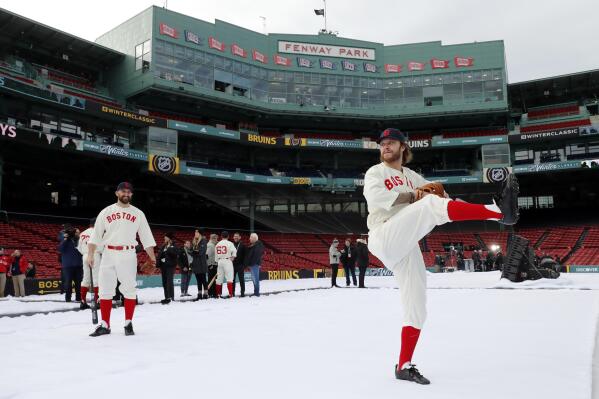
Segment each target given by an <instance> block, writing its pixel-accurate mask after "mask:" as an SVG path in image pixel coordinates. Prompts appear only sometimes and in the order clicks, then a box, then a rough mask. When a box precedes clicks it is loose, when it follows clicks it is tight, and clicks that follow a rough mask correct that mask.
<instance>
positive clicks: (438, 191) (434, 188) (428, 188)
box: [417, 182, 445, 198]
mask: <svg viewBox="0 0 599 399" xmlns="http://www.w3.org/2000/svg"><path fill="white" fill-rule="evenodd" d="M417 190H421V191H424V192H425V193H429V194H435V195H438V196H439V197H441V198H445V189H444V188H443V184H441V183H436V182H433V183H428V184H425V185H424V186H421V187H418V188H417Z"/></svg>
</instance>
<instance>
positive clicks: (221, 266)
mask: <svg viewBox="0 0 599 399" xmlns="http://www.w3.org/2000/svg"><path fill="white" fill-rule="evenodd" d="M225 281H226V282H228V283H229V282H231V283H232V282H233V262H231V261H230V260H229V259H221V260H219V261H218V268H217V269H216V284H219V285H220V284H223V283H224V282H225Z"/></svg>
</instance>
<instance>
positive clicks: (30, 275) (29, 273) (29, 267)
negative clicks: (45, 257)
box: [25, 262, 36, 278]
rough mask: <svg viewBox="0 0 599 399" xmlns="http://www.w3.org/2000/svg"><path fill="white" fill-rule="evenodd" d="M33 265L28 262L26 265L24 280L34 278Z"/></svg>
mask: <svg viewBox="0 0 599 399" xmlns="http://www.w3.org/2000/svg"><path fill="white" fill-rule="evenodd" d="M35 271H36V270H35V263H33V262H29V264H28V265H27V272H26V273H25V278H35Z"/></svg>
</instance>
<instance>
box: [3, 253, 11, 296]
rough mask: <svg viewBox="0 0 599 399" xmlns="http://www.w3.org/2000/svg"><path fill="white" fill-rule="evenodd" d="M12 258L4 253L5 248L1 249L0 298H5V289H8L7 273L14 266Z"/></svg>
mask: <svg viewBox="0 0 599 399" xmlns="http://www.w3.org/2000/svg"><path fill="white" fill-rule="evenodd" d="M11 261H12V259H11V257H10V256H8V255H6V254H5V253H4V247H0V298H4V289H5V288H6V273H7V272H10V265H11V264H12V262H11Z"/></svg>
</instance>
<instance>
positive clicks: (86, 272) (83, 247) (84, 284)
mask: <svg viewBox="0 0 599 399" xmlns="http://www.w3.org/2000/svg"><path fill="white" fill-rule="evenodd" d="M95 223H96V218H93V219H91V220H90V221H89V227H88V228H87V229H86V230H84V231H83V233H81V234H80V235H79V243H78V244H77V250H78V251H79V252H80V253H81V255H82V256H83V280H82V281H81V306H80V307H81V309H89V305H88V304H87V292H88V291H89V289H90V288H92V289H93V292H94V297H95V299H96V303H98V270H99V269H100V267H99V266H100V259H101V256H102V249H103V248H102V246H98V247H96V251H95V253H94V264H95V265H96V267H91V266H90V265H89V264H88V263H87V252H88V250H87V244H88V242H89V238H90V237H91V235H92V233H93V231H94V224H95ZM90 269H91V270H90ZM90 275H91V276H90ZM90 277H92V278H90ZM92 280H93V282H94V286H93V287H91V281H92Z"/></svg>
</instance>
